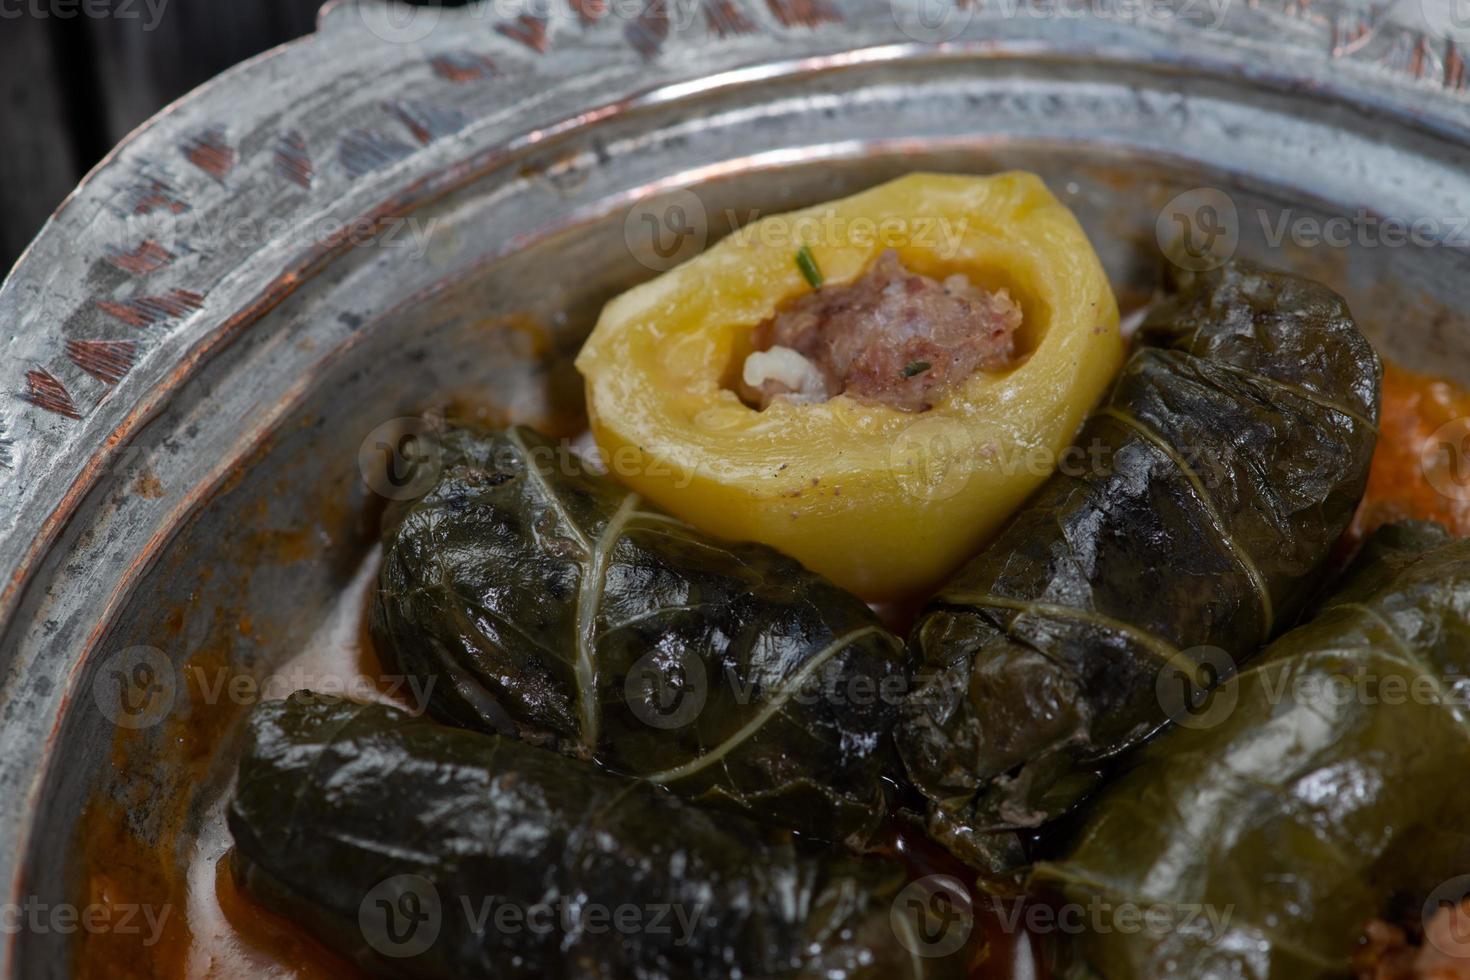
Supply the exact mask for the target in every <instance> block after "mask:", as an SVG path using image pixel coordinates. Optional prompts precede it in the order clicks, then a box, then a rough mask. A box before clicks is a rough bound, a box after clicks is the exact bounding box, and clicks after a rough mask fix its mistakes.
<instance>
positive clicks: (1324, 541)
mask: <svg viewBox="0 0 1470 980" xmlns="http://www.w3.org/2000/svg"><path fill="white" fill-rule="evenodd" d="M1138 339H1139V347H1138V349H1137V350H1136V351H1135V353H1134V355H1133V356H1132V358H1131V359H1130V360H1129V361H1128V363H1127V364H1126V365H1125V367H1124V369H1123V371H1122V374H1121V375H1120V377H1119V378H1118V380H1117V382H1116V384H1115V385H1114V387H1113V389H1112V391H1111V393H1110V394H1109V396H1108V398H1107V399H1106V401H1105V402H1104V403H1103V404H1102V405H1101V406H1100V407H1099V409H1098V410H1097V411H1096V412H1094V413H1093V415H1092V417H1091V419H1090V420H1089V421H1088V423H1087V424H1086V425H1085V426H1084V428H1083V430H1082V432H1081V434H1080V436H1079V438H1078V440H1077V443H1076V445H1077V447H1078V448H1079V449H1080V451H1081V454H1082V455H1081V459H1082V460H1083V461H1084V462H1083V463H1082V464H1081V465H1076V457H1075V455H1074V457H1073V460H1072V462H1071V463H1069V464H1068V465H1066V466H1064V467H1062V468H1061V469H1060V470H1059V471H1058V472H1057V473H1056V474H1054V475H1053V476H1052V477H1051V478H1049V480H1048V482H1047V483H1045V484H1044V485H1043V486H1042V487H1041V489H1040V490H1039V491H1038V492H1037V494H1036V495H1035V497H1033V498H1032V500H1031V501H1030V502H1029V503H1028V504H1027V506H1026V507H1025V508H1023V509H1022V511H1021V512H1020V513H1019V514H1018V515H1017V516H1016V517H1015V519H1014V520H1013V522H1012V523H1011V524H1010V525H1009V526H1008V527H1007V529H1006V530H1005V531H1003V532H1002V533H1001V534H1000V535H999V536H998V538H997V539H996V540H995V541H994V542H993V543H992V544H991V545H990V546H989V547H988V548H986V549H985V551H983V552H982V553H981V554H980V555H979V556H977V557H976V558H975V559H974V560H972V561H971V562H970V563H969V564H967V565H966V566H965V567H964V568H962V569H961V570H960V571H959V572H958V573H957V574H956V575H955V576H954V578H953V579H952V580H951V581H950V582H949V583H948V585H947V586H946V587H945V588H944V590H943V591H942V592H941V593H940V594H939V595H938V596H937V597H936V599H935V600H934V601H933V603H932V604H931V605H930V606H929V607H928V609H927V610H926V612H925V614H924V615H923V616H922V617H921V619H920V621H919V623H918V624H917V626H916V627H915V630H914V633H913V636H912V638H911V644H912V645H913V647H914V648H915V649H916V650H917V652H918V654H919V658H920V660H921V664H920V668H919V669H920V670H921V671H922V672H923V673H924V674H925V675H926V676H925V679H924V681H923V682H922V683H921V684H920V686H919V688H918V690H916V692H915V695H914V696H913V697H912V698H911V699H910V700H909V702H908V703H907V704H906V705H905V707H904V710H903V718H902V721H901V722H900V726H899V730H898V744H899V748H900V751H901V753H902V755H903V758H904V762H905V764H906V765H907V767H908V771H909V773H910V775H911V777H912V778H913V780H914V782H915V783H916V784H917V785H918V786H919V788H920V789H921V790H922V791H923V792H924V794H925V795H926V796H927V797H928V798H929V799H930V801H931V805H930V829H931V832H932V833H933V834H934V835H935V836H936V837H938V838H939V839H940V840H942V841H944V842H946V843H947V844H948V845H949V846H950V847H951V848H952V849H953V850H954V851H955V852H956V853H957V854H958V855H960V856H961V857H963V858H966V859H967V860H970V861H971V862H972V863H975V864H976V865H985V864H987V863H991V862H992V860H993V857H992V854H993V851H994V850H995V844H994V841H993V840H990V839H988V836H987V835H990V834H992V833H1005V832H1007V831H1008V830H1010V829H1014V828H1025V827H1034V826H1039V825H1041V824H1043V823H1045V822H1046V821H1048V820H1051V819H1052V818H1054V817H1056V816H1058V815H1060V814H1062V813H1063V812H1065V811H1067V810H1068V809H1069V808H1070V807H1072V806H1073V805H1074V804H1075V803H1076V802H1077V801H1078V800H1079V799H1081V798H1082V797H1084V796H1085V795H1086V794H1087V793H1088V792H1090V791H1091V790H1092V789H1093V788H1094V787H1095V786H1096V785H1097V782H1098V778H1099V777H1098V771H1099V770H1100V768H1102V767H1103V766H1104V765H1105V764H1106V763H1107V762H1108V760H1110V759H1112V758H1113V757H1116V756H1118V755H1119V754H1120V753H1123V752H1124V751H1126V750H1127V749H1129V748H1131V747H1133V746H1136V745H1138V744H1139V743H1140V742H1142V741H1143V739H1145V738H1146V737H1147V736H1148V735H1149V734H1150V733H1152V732H1154V731H1155V730H1157V729H1158V728H1159V727H1160V726H1161V725H1163V724H1164V723H1165V722H1166V721H1167V720H1168V718H1169V711H1168V710H1167V705H1166V704H1165V701H1166V700H1167V699H1166V698H1164V697H1161V695H1160V693H1159V692H1160V684H1161V683H1173V680H1172V678H1171V675H1175V674H1177V675H1178V679H1179V680H1181V681H1182V682H1187V683H1189V684H1190V685H1193V686H1195V687H1198V688H1200V689H1204V688H1207V687H1208V686H1210V685H1211V684H1212V683H1214V682H1217V681H1218V680H1219V679H1221V677H1223V676H1225V675H1226V674H1228V669H1227V670H1223V671H1222V670H1221V669H1220V666H1221V664H1220V662H1221V661H1223V662H1224V665H1225V667H1227V668H1228V667H1229V666H1230V665H1232V664H1239V663H1241V662H1243V661H1245V660H1246V659H1247V658H1248V657H1250V656H1251V655H1252V653H1254V652H1255V651H1256V650H1257V649H1258V648H1259V647H1260V646H1261V645H1262V644H1263V643H1264V642H1265V641H1266V640H1268V639H1269V638H1270V637H1271V636H1272V635H1274V634H1275V633H1277V632H1279V631H1280V630H1281V629H1283V628H1286V627H1289V626H1291V625H1292V623H1293V622H1294V620H1295V619H1296V618H1297V617H1298V616H1299V614H1300V611H1301V608H1302V606H1303V604H1304V602H1305V601H1306V599H1307V598H1308V597H1309V596H1310V595H1311V594H1312V593H1313V591H1314V590H1315V589H1316V587H1317V586H1318V583H1319V580H1320V573H1321V570H1322V568H1323V565H1324V562H1325V560H1326V559H1327V557H1328V556H1329V553H1330V551H1331V548H1332V546H1333V544H1334V543H1335V542H1336V541H1337V540H1338V538H1339V536H1340V535H1341V534H1342V532H1343V530H1344V529H1345V528H1346V527H1347V524H1348V522H1349V520H1350V519H1351V517H1352V513H1353V510H1354V508H1355V507H1356V506H1357V503H1358V500H1359V499H1360V498H1361V496H1362V493H1363V488H1364V485H1365V482H1366V480H1367V473H1368V466H1369V462H1370V460H1371V458H1372V454H1373V446H1374V442H1375V439H1376V426H1377V418H1378V385H1379V380H1380V375H1381V366H1380V364H1379V362H1378V357H1377V355H1376V354H1375V353H1374V351H1373V349H1372V347H1371V345H1369V343H1368V342H1367V341H1366V340H1365V339H1364V338H1363V336H1362V335H1361V334H1360V333H1359V332H1358V330H1357V328H1356V326H1355V325H1354V324H1353V321H1352V319H1351V317H1350V316H1349V314H1348V311H1347V308H1346V306H1345V305H1344V304H1343V302H1342V300H1341V299H1340V298H1339V297H1338V296H1337V295H1336V294H1334V293H1332V292H1331V291H1330V290H1328V289H1327V288H1325V287H1323V286H1320V285H1317V284H1315V283H1312V282H1309V281H1307V280H1304V279H1300V278H1297V277H1293V276H1288V275H1283V274H1278V273H1273V272H1267V271H1263V270H1261V269H1258V268H1255V267H1253V266H1249V265H1246V264H1243V263H1232V264H1230V265H1227V266H1225V267H1224V268H1221V269H1219V270H1217V271H1214V272H1208V273H1200V274H1188V273H1186V274H1182V275H1181V277H1180V278H1179V280H1178V281H1177V282H1176V284H1175V291H1174V292H1173V294H1172V295H1171V296H1169V297H1168V298H1166V299H1165V300H1163V301H1162V302H1161V303H1160V304H1158V305H1157V306H1156V307H1155V309H1154V310H1153V311H1152V313H1151V315H1150V316H1149V318H1148V320H1147V322H1146V323H1145V324H1144V326H1143V327H1142V328H1141V330H1140V335H1139V338H1138Z"/></svg>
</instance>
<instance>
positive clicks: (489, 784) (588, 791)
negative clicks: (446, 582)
mask: <svg viewBox="0 0 1470 980" xmlns="http://www.w3.org/2000/svg"><path fill="white" fill-rule="evenodd" d="M229 823H230V829H231V831H232V833H233V834H234V836H235V841H236V849H235V853H234V859H233V860H234V870H235V874H236V876H237V880H238V881H239V882H240V883H241V884H242V885H243V886H244V888H245V889H246V890H247V891H248V892H249V893H250V894H251V895H253V896H254V897H256V898H257V899H258V900H259V901H261V902H263V903H264V904H265V905H266V906H268V907H270V908H272V909H275V910H276V911H278V912H280V913H282V914H285V915H287V916H289V917H291V918H292V919H293V920H295V921H297V922H299V923H301V924H302V925H303V926H305V927H306V928H307V929H308V930H309V931H310V932H311V933H312V934H313V935H314V936H316V937H317V938H318V939H319V940H321V941H322V942H323V943H325V944H326V945H327V946H329V947H330V948H332V949H334V950H336V951H337V952H339V953H341V954H343V955H345V956H347V957H349V958H351V959H353V960H355V961H356V962H358V963H359V964H361V965H362V966H364V967H365V968H367V969H368V970H370V971H371V972H374V973H377V974H382V975H388V976H405V977H416V978H429V980H432V978H465V977H499V978H507V980H513V978H522V977H524V978H537V980H540V978H558V977H606V978H625V977H626V978H632V977H637V978H640V980H663V978H668V980H675V978H681V980H698V978H706V977H707V978H718V980H725V978H727V977H731V976H752V977H800V978H813V980H815V978H819V977H820V978H827V980H845V978H853V980H857V978H872V980H899V978H912V980H919V978H951V977H953V978H958V977H960V976H963V970H962V964H963V962H964V960H965V958H966V955H967V954H966V953H965V952H964V951H955V952H954V953H952V954H951V955H948V956H943V957H925V956H919V955H917V954H916V953H914V952H911V951H910V950H911V948H913V949H921V948H924V947H923V946H922V945H921V944H920V942H917V941H913V940H911V941H910V943H909V945H905V944H904V943H902V942H900V941H899V938H898V932H897V931H896V930H899V929H907V928H909V925H907V924H905V923H906V922H907V921H908V920H905V919H904V918H903V916H902V915H901V914H900V915H899V916H898V919H897V921H895V919H894V917H893V915H892V912H891V910H892V909H893V907H894V899H895V897H896V896H897V895H898V894H899V893H900V891H901V889H903V887H904V883H905V874H904V869H903V867H902V866H901V865H899V864H897V863H896V862H891V861H887V860H884V859H879V858H872V857H869V858H855V857H852V856H849V855H848V854H846V853H845V852H842V851H841V850H840V849H834V848H831V847H830V846H822V845H816V844H802V845H798V844H795V843H792V842H790V840H789V839H786V840H782V839H781V836H782V835H774V834H773V833H772V832H771V831H769V830H768V829H766V828H765V827H763V826H761V825H759V824H757V823H755V822H754V821H751V820H748V819H746V818H743V817H740V816H738V815H732V814H719V813H715V812H712V811H708V810H705V809H703V808H700V807H697V806H694V805H692V804H690V803H688V802H686V801H684V800H682V799H680V798H679V797H677V796H675V795H674V794H672V793H669V792H668V791H666V790H664V789H661V788H659V787H657V786H655V785H653V784H651V783H648V782H646V781H643V780H637V779H631V778H628V777H623V776H616V775H613V774H611V773H608V772H605V771H601V770H598V769H597V768H596V767H595V766H593V765H591V764H588V763H584V762H579V761H577V760H574V759H570V758H567V757H565V756H562V755H559V754H557V753H554V752H550V751H547V750H545V749H540V748H537V747H535V746H531V745H528V744H526V743H525V742H523V741H519V740H516V739H511V738H505V737H503V736H497V735H486V734H481V733H478V732H472V731H468V730H465V729H458V728H451V727H447V726H442V725H439V724H437V723H434V722H432V721H430V720H428V719H427V718H416V717H413V716H411V715H409V714H407V713H405V712H402V711H399V710H397V709H393V708H388V707H386V706H383V705H372V706H365V705H358V704H353V703H350V702H346V701H341V700H338V699H335V698H328V697H322V696H317V695H313V694H311V693H310V692H304V691H303V692H298V693H297V694H295V695H293V696H292V697H291V698H289V699H288V700H286V701H273V702H267V703H266V704H264V705H262V706H261V707H260V708H258V709H257V710H256V712H255V713H254V714H253V715H252V717H251V720H250V725H249V731H248V733H247V738H246V743H245V749H244V755H243V758H242V760H241V763H240V772H239V781H238V786H237V790H236V795H235V798H234V801H233V803H232V804H231V806H230V810H229ZM899 909H900V912H902V911H903V906H902V905H900V906H899ZM915 921H917V920H915Z"/></svg>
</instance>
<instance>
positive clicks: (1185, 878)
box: [1033, 524, 1470, 980]
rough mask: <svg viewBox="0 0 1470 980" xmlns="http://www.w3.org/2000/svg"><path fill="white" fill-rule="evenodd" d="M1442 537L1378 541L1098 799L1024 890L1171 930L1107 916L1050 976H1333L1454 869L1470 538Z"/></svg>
mask: <svg viewBox="0 0 1470 980" xmlns="http://www.w3.org/2000/svg"><path fill="white" fill-rule="evenodd" d="M1447 541H1448V535H1447V534H1446V533H1445V532H1444V531H1443V529H1441V528H1439V527H1438V525H1429V524H1404V525H1396V526H1389V527H1387V528H1384V529H1383V530H1381V531H1379V532H1378V533H1377V534H1376V535H1375V536H1374V537H1373V538H1372V539H1370V541H1369V543H1368V545H1366V546H1365V549H1364V551H1363V553H1362V555H1361V557H1360V558H1359V560H1358V561H1357V562H1356V563H1355V566H1354V571H1353V572H1352V574H1351V575H1350V576H1349V578H1348V580H1347V582H1346V584H1345V585H1344V587H1343V589H1342V590H1341V591H1340V592H1338V593H1337V594H1335V595H1334V596H1333V598H1331V599H1330V600H1329V601H1328V602H1327V603H1326V604H1325V605H1324V607H1323V608H1322V609H1321V611H1320V612H1319V613H1318V615H1317V616H1316V617H1315V618H1314V619H1313V620H1312V621H1310V622H1309V623H1307V624H1306V625H1304V626H1302V627H1300V628H1298V629H1296V630H1294V631H1292V632H1290V633H1288V634H1287V635H1285V636H1283V637H1282V638H1281V639H1279V640H1277V641H1276V642H1275V643H1273V644H1272V645H1271V646H1270V647H1269V648H1268V649H1267V651H1266V652H1265V653H1264V654H1263V655H1262V657H1261V658H1260V659H1259V660H1258V661H1257V662H1256V663H1255V664H1253V665H1252V666H1251V667H1249V668H1247V669H1246V670H1245V671H1243V672H1242V673H1241V674H1240V675H1238V676H1237V677H1235V678H1232V679H1231V680H1229V681H1227V682H1226V683H1225V684H1223V685H1222V686H1221V687H1219V688H1218V689H1217V690H1216V691H1215V692H1214V694H1213V695H1212V697H1213V698H1214V699H1216V700H1217V701H1218V702H1219V704H1218V706H1217V707H1213V708H1211V709H1210V712H1209V713H1208V714H1205V715H1202V716H1201V720H1200V722H1197V723H1196V724H1195V727H1185V726H1179V727H1175V728H1172V729H1170V730H1169V731H1167V732H1165V733H1163V734H1162V735H1160V736H1159V737H1158V738H1157V739H1155V740H1154V741H1152V742H1150V743H1149V745H1147V746H1146V747H1145V748H1144V749H1143V750H1142V751H1141V752H1139V753H1138V755H1137V757H1136V759H1137V764H1136V767H1135V768H1133V769H1132V770H1131V771H1130V772H1128V773H1127V774H1126V775H1124V776H1123V777H1122V778H1120V779H1119V780H1118V781H1117V782H1116V783H1114V784H1113V785H1111V786H1109V788H1108V789H1107V790H1106V791H1105V792H1104V793H1102V794H1101V795H1100V797H1099V798H1098V800H1097V801H1096V802H1095V804H1094V805H1093V806H1094V809H1093V810H1092V811H1091V813H1090V815H1089V818H1088V820H1087V822H1086V823H1085V824H1084V825H1083V829H1082V832H1081V834H1080V836H1079V837H1078V839H1077V842H1076V843H1075V845H1074V846H1073V847H1072V849H1071V851H1070V853H1069V854H1068V855H1067V856H1066V857H1065V858H1063V859H1062V860H1060V861H1059V862H1057V863H1055V864H1049V865H1042V866H1040V867H1039V868H1038V869H1037V870H1036V872H1035V874H1034V876H1033V885H1035V886H1036V887H1039V888H1046V889H1049V890H1052V891H1057V892H1060V893H1061V894H1062V895H1063V896H1064V898H1065V900H1066V901H1068V902H1073V903H1080V904H1083V905H1092V906H1096V907H1104V908H1107V909H1110V910H1113V911H1114V912H1116V910H1118V909H1122V908H1124V907H1132V908H1149V907H1153V908H1158V909H1161V910H1164V911H1163V912H1161V913H1158V914H1157V922H1159V923H1165V922H1172V923H1174V924H1175V925H1174V926H1172V927H1169V928H1163V929H1158V930H1150V929H1135V930H1133V931H1131V932H1125V931H1123V930H1120V929H1118V928H1116V925H1117V922H1116V916H1115V915H1113V914H1111V913H1110V914H1108V915H1106V916H1104V917H1103V918H1102V919H1101V920H1100V922H1101V926H1102V927H1101V928H1095V929H1091V930H1089V931H1088V932H1087V933H1086V934H1084V935H1078V936H1075V937H1072V938H1071V939H1070V940H1069V941H1068V945H1067V946H1066V947H1065V948H1063V949H1062V953H1063V954H1064V959H1065V960H1066V961H1067V966H1066V969H1065V975H1070V976H1078V977H1089V976H1102V977H1107V978H1109V980H1130V978H1139V980H1144V978H1153V977H1160V976H1176V975H1178V976H1191V977H1197V978H1201V980H1215V978H1219V980H1226V978H1229V980H1236V978H1256V980H1264V978H1267V977H1274V978H1290V980H1310V978H1313V977H1328V976H1346V975H1348V974H1349V972H1350V968H1349V958H1350V957H1351V956H1352V953H1353V951H1354V946H1355V944H1356V942H1357V940H1358V937H1359V936H1360V934H1361V933H1362V930H1363V927H1364V926H1365V925H1366V924H1367V922H1368V921H1369V920H1370V919H1373V918H1375V917H1385V918H1389V917H1392V918H1397V917H1398V915H1397V913H1400V912H1404V911H1407V912H1408V913H1409V915H1410V917H1411V919H1415V920H1417V919H1418V917H1419V910H1420V908H1421V906H1422V905H1423V904H1424V903H1425V902H1426V900H1427V899H1429V898H1430V897H1432V896H1433V895H1434V892H1435V889H1436V888H1437V887H1438V886H1439V885H1441V884H1442V883H1446V882H1448V881H1449V880H1450V879H1453V878H1455V877H1456V876H1457V875H1462V874H1463V873H1464V872H1465V871H1466V869H1467V868H1470V828H1467V825H1466V821H1465V814H1466V812H1467V809H1470V781H1467V780H1466V779H1465V773H1466V772H1467V771H1470V715H1467V711H1466V696H1465V692H1466V690H1467V686H1470V542H1465V541H1459V542H1454V543H1446V542H1447ZM1212 716H1213V717H1212ZM1206 722H1207V723H1206ZM1462 884H1463V883H1462ZM1461 890H1463V889H1461ZM1461 890H1455V891H1454V892H1453V894H1452V895H1448V896H1447V898H1448V900H1450V901H1452V902H1453V901H1458V900H1459V898H1460V895H1461ZM1395 903H1400V904H1398V906H1397V907H1396V905H1395ZM1194 912H1197V913H1198V914H1192V913H1194ZM1211 917H1213V920H1214V921H1213V922H1212V921H1211ZM1460 950H1463V947H1460ZM1461 955H1463V954H1462V953H1461Z"/></svg>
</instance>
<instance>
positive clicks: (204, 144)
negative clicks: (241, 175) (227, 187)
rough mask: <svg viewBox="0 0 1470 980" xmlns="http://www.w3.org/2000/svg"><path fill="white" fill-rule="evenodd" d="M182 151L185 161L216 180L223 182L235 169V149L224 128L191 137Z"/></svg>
mask: <svg viewBox="0 0 1470 980" xmlns="http://www.w3.org/2000/svg"><path fill="white" fill-rule="evenodd" d="M180 149H182V150H183V152H184V159H186V160H188V161H189V162H190V163H192V164H193V165H194V166H196V167H198V168H199V169H200V170H202V171H204V172H205V173H207V174H209V176H211V177H213V178H214V179H215V180H218V181H223V180H224V179H225V177H226V176H227V175H228V174H229V172H230V171H231V170H234V169H235V160H236V156H235V148H234V147H232V146H230V144H229V143H228V142H227V141H226V140H225V130H224V127H222V126H216V127H214V128H212V129H206V130H205V131H204V132H202V133H200V134H198V135H197V136H193V137H191V138H190V139H188V140H186V141H185V142H184V145H183V146H182V147H180Z"/></svg>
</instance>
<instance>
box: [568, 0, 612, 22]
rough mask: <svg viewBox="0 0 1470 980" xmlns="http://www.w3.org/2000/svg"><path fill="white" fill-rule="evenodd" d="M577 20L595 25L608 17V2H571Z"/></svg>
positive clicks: (594, 0)
mask: <svg viewBox="0 0 1470 980" xmlns="http://www.w3.org/2000/svg"><path fill="white" fill-rule="evenodd" d="M569 2H570V3H571V5H572V10H574V11H576V13H577V19H578V20H580V21H581V22H582V23H583V24H595V23H597V22H598V21H599V20H602V18H603V17H606V16H607V0H569Z"/></svg>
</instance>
